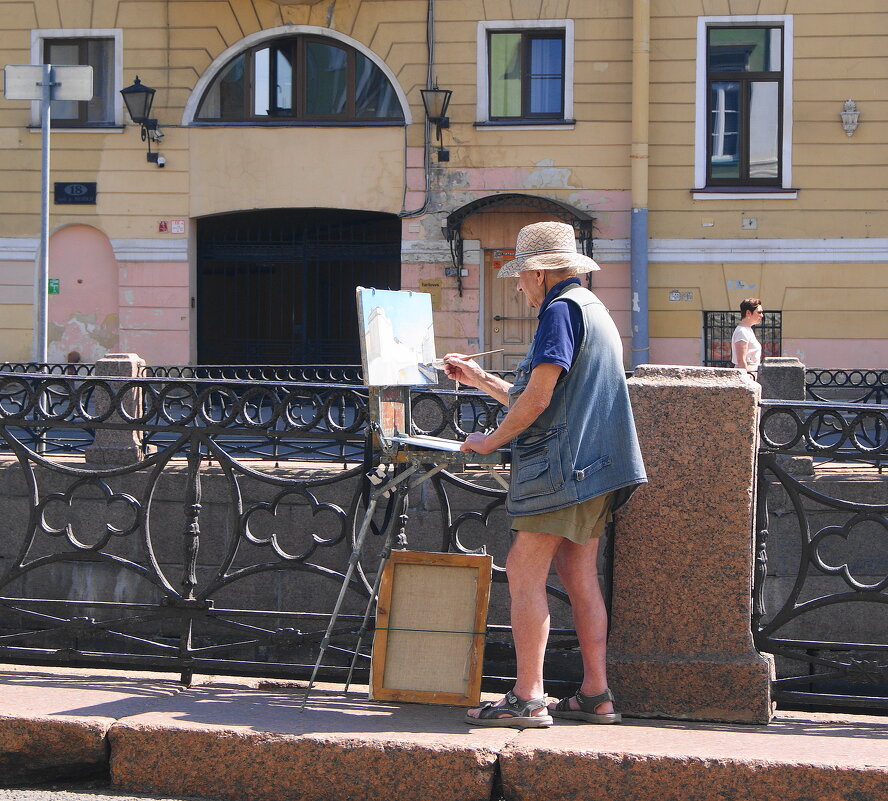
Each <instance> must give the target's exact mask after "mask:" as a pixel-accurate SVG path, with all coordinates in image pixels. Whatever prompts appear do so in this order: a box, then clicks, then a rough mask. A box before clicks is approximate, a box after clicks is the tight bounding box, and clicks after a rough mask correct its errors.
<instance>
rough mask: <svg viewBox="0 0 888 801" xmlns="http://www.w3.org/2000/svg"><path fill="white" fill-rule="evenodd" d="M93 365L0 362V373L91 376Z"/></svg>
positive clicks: (79, 363) (81, 363)
mask: <svg viewBox="0 0 888 801" xmlns="http://www.w3.org/2000/svg"><path fill="white" fill-rule="evenodd" d="M95 367H96V366H95V364H89V363H83V362H0V373H48V374H49V375H92V374H93V373H94V372H95Z"/></svg>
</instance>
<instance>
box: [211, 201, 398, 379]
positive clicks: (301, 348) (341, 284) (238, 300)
mask: <svg viewBox="0 0 888 801" xmlns="http://www.w3.org/2000/svg"><path fill="white" fill-rule="evenodd" d="M197 231H198V233H197V356H198V361H199V362H200V363H201V364H354V363H357V362H360V352H359V350H358V347H359V346H358V331H357V318H356V316H355V292H354V290H355V287H356V286H359V285H362V286H375V287H380V288H385V289H399V288H400V286H401V284H400V281H401V223H400V221H399V220H398V218H397V217H396V216H395V215H392V214H380V213H375V212H362V211H337V210H330V209H276V210H271V211H255V212H241V213H237V214H226V215H222V216H219V217H211V218H207V219H203V220H200V221H199V222H198V228H197Z"/></svg>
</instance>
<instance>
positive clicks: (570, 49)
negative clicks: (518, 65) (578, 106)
mask: <svg viewBox="0 0 888 801" xmlns="http://www.w3.org/2000/svg"><path fill="white" fill-rule="evenodd" d="M516 30H518V31H530V30H560V31H563V32H564V119H565V122H558V121H548V122H546V121H544V122H540V123H532V122H527V121H522V122H520V123H519V124H517V125H516V124H515V123H512V122H503V121H502V120H491V119H490V64H489V63H488V62H489V58H490V53H489V47H488V38H489V37H488V35H487V34H488V33H489V32H490V31H494V32H497V33H499V32H503V31H516ZM476 75H477V77H476V81H475V82H476V85H477V87H478V99H477V106H476V109H475V120H476V124H477V123H482V124H484V125H487V126H490V127H494V126H496V127H499V126H502V127H503V128H510V129H512V130H519V131H520V130H534V131H538V130H539V129H540V128H543V129H547V128H573V127H574V124H573V120H574V88H573V82H574V24H573V20H572V19H516V20H502V21H498V22H488V21H481V22H479V23H478V43H477V64H476Z"/></svg>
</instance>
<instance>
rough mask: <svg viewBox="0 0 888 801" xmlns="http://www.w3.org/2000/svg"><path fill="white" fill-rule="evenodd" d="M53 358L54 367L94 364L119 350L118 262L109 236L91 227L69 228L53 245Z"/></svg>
mask: <svg viewBox="0 0 888 801" xmlns="http://www.w3.org/2000/svg"><path fill="white" fill-rule="evenodd" d="M49 276H50V278H57V279H58V281H59V293H58V294H57V295H49V305H48V324H47V328H48V332H47V356H48V358H49V360H50V361H51V362H64V361H68V360H69V354H71V353H76V354H78V355H77V357H72V358H73V359H74V360H75V361H83V362H94V361H96V359H100V358H101V357H102V356H104V355H105V354H106V353H108V352H113V351H115V350H117V348H118V346H119V314H118V307H117V259H116V258H115V257H114V251H113V249H112V247H111V243H110V242H109V241H108V237H107V236H105V234H103V233H102V232H101V231H99V230H97V229H96V228H93V227H92V226H89V225H69V226H67V227H65V228H62V229H61V230H59V231H57V232H56V233H55V234H53V236H52V237H51V238H50V241H49Z"/></svg>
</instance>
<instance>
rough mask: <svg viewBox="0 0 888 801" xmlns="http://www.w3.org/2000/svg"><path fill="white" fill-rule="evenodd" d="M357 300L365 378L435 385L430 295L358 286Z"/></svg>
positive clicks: (369, 382) (370, 382) (373, 382)
mask: <svg viewBox="0 0 888 801" xmlns="http://www.w3.org/2000/svg"><path fill="white" fill-rule="evenodd" d="M357 301H358V315H359V320H358V322H359V330H360V335H361V358H362V359H363V367H364V383H365V384H366V385H367V386H376V387H379V386H414V385H425V384H437V383H438V374H437V371H436V370H435V368H434V367H433V366H432V362H433V361H434V360H435V332H434V328H433V325H432V299H431V295H429V294H428V293H426V292H411V291H408V290H401V291H394V290H390V289H366V288H364V287H358V288H357Z"/></svg>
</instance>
